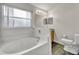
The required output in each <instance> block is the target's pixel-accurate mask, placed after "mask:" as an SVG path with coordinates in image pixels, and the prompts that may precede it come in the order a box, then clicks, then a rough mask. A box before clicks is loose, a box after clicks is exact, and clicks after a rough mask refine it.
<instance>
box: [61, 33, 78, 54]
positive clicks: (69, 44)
mask: <svg viewBox="0 0 79 59" xmlns="http://www.w3.org/2000/svg"><path fill="white" fill-rule="evenodd" d="M62 42H63V43H64V50H65V51H67V52H70V53H72V54H78V53H79V34H75V35H74V39H73V40H70V39H68V38H62Z"/></svg>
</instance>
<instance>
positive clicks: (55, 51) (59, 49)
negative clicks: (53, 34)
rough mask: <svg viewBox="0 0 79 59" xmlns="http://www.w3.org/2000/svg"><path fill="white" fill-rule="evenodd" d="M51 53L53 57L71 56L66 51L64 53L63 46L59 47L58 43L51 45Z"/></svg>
mask: <svg viewBox="0 0 79 59" xmlns="http://www.w3.org/2000/svg"><path fill="white" fill-rule="evenodd" d="M52 48H53V51H52V54H53V55H73V54H71V53H69V52H67V51H64V49H63V48H64V46H63V45H60V44H58V43H53V47H52Z"/></svg>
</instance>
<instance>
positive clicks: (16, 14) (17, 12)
mask: <svg viewBox="0 0 79 59" xmlns="http://www.w3.org/2000/svg"><path fill="white" fill-rule="evenodd" d="M13 12H14V14H13V15H14V17H22V18H26V11H23V10H18V9H13Z"/></svg>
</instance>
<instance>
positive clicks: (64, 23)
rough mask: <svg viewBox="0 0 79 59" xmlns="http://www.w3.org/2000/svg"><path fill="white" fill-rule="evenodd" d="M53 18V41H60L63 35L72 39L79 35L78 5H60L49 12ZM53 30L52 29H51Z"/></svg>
mask: <svg viewBox="0 0 79 59" xmlns="http://www.w3.org/2000/svg"><path fill="white" fill-rule="evenodd" d="M49 15H52V16H53V18H54V24H53V25H54V29H55V33H56V34H55V40H56V41H58V40H61V38H62V37H63V35H64V34H69V38H71V39H73V38H74V34H75V33H77V34H79V4H62V5H59V6H57V7H55V8H52V9H51V10H50V11H49ZM52 28H53V27H52Z"/></svg>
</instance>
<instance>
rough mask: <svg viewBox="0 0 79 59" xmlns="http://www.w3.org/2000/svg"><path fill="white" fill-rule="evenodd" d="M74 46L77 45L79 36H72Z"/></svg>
mask: <svg viewBox="0 0 79 59" xmlns="http://www.w3.org/2000/svg"><path fill="white" fill-rule="evenodd" d="M74 44H79V34H74Z"/></svg>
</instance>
